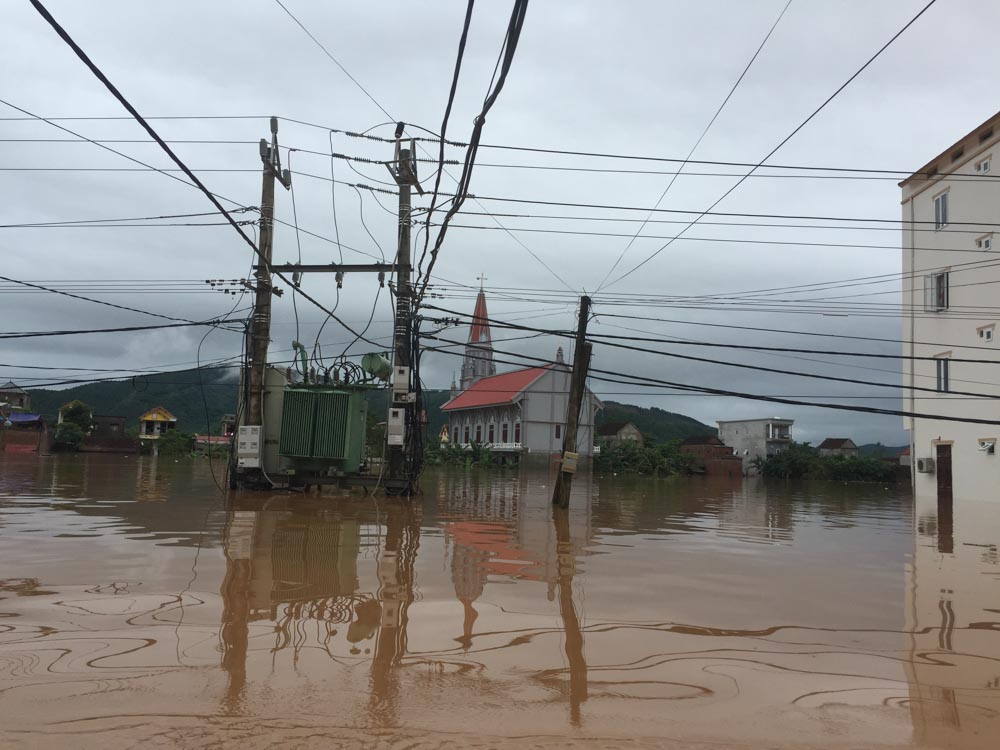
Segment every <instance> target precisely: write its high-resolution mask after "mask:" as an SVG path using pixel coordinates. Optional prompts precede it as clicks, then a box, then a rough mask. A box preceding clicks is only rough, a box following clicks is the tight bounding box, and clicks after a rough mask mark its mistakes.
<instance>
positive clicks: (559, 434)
mask: <svg viewBox="0 0 1000 750" xmlns="http://www.w3.org/2000/svg"><path fill="white" fill-rule="evenodd" d="M561 437H562V425H561V424H557V425H556V440H559V438H561Z"/></svg>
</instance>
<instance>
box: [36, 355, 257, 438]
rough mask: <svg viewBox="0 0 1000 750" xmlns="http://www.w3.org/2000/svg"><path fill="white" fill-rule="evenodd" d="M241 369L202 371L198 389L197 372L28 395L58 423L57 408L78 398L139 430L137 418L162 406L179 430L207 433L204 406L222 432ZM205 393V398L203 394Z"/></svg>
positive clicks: (210, 420)
mask: <svg viewBox="0 0 1000 750" xmlns="http://www.w3.org/2000/svg"><path fill="white" fill-rule="evenodd" d="M236 372H237V370H235V369H217V368H204V369H202V370H201V382H202V383H203V384H204V388H203V387H202V385H200V384H199V371H198V370H196V369H195V370H184V371H182V372H170V373H163V374H158V375H148V376H142V377H136V378H130V379H128V380H111V381H108V382H104V383H87V384H86V385H78V386H76V387H74V388H66V389H63V390H57V391H56V390H46V389H38V390H29V391H28V393H30V394H31V407H32V409H34V410H35V411H36V412H39V413H40V414H42V416H44V417H45V418H46V419H48V420H50V421H53V422H54V421H55V418H56V415H57V414H58V412H59V407H61V406H62V405H63V404H65V403H66V402H67V401H72V400H74V399H79V400H80V401H83V402H84V403H85V404H89V405H90V406H92V407H94V410H95V411H96V413H97V414H103V415H107V416H119V417H125V419H126V421H127V422H126V423H127V424H128V426H129V427H138V425H139V423H138V420H139V416H140V415H141V414H143V413H144V412H146V411H147V410H149V409H151V408H153V407H154V406H162V407H163V408H165V409H166V410H167V411H169V412H171V413H172V414H173V415H174V416H175V417H177V425H178V429H180V430H183V431H184V432H202V433H203V432H205V431H206V429H207V427H206V419H205V402H207V403H208V423H210V424H211V426H212V432H213V433H217V432H218V431H219V424H220V422H221V421H222V415H223V414H233V413H235V412H236V396H237V391H238V390H239V382H238V380H237V379H236V377H235V375H236ZM203 393H204V398H202V394H203Z"/></svg>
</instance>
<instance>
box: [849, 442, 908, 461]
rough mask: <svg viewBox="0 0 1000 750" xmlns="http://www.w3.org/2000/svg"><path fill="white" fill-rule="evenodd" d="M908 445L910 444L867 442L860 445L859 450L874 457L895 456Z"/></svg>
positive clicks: (862, 453)
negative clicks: (894, 444) (895, 444)
mask: <svg viewBox="0 0 1000 750" xmlns="http://www.w3.org/2000/svg"><path fill="white" fill-rule="evenodd" d="M906 447H908V446H905V445H900V446H898V447H894V446H891V445H882V443H865V444H864V445H859V446H858V452H859V453H861V455H862V456H871V457H872V458H894V457H896V456H898V455H899V454H900V453H901V452H902V451H903V449H904V448H906Z"/></svg>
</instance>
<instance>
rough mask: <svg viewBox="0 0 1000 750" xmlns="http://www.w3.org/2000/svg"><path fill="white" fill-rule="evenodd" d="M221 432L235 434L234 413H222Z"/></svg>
mask: <svg viewBox="0 0 1000 750" xmlns="http://www.w3.org/2000/svg"><path fill="white" fill-rule="evenodd" d="M222 434H223V435H235V434H236V415H235V414H223V415H222Z"/></svg>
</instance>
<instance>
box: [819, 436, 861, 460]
mask: <svg viewBox="0 0 1000 750" xmlns="http://www.w3.org/2000/svg"><path fill="white" fill-rule="evenodd" d="M818 450H819V455H821V456H844V457H845V458H857V457H858V455H859V454H860V451H859V450H858V446H857V445H855V444H854V441H853V440H851V439H850V438H827V439H826V440H824V441H823V442H822V443H820V444H819V449H818Z"/></svg>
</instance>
